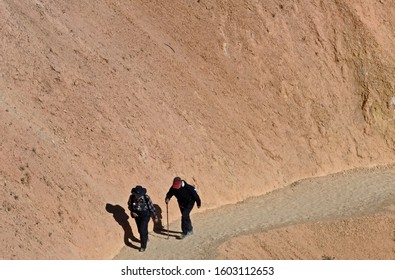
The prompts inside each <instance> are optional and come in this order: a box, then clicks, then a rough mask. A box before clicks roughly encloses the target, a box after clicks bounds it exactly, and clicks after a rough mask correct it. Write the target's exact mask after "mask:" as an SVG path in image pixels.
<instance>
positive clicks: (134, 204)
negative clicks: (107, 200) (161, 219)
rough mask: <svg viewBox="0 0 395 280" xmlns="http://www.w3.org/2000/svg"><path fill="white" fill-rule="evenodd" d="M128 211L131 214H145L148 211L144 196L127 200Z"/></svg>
mask: <svg viewBox="0 0 395 280" xmlns="http://www.w3.org/2000/svg"><path fill="white" fill-rule="evenodd" d="M129 210H130V211H132V212H145V211H147V210H148V203H147V198H146V196H145V195H142V196H140V197H139V198H137V199H136V197H134V199H132V197H131V199H130V200H129Z"/></svg>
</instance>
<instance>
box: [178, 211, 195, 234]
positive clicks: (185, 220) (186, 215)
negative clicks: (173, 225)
mask: <svg viewBox="0 0 395 280" xmlns="http://www.w3.org/2000/svg"><path fill="white" fill-rule="evenodd" d="M192 208H193V204H191V205H188V206H186V207H184V208H182V209H181V228H182V234H183V235H187V234H188V233H192V230H193V227H192V221H191V218H190V213H191V211H192Z"/></svg>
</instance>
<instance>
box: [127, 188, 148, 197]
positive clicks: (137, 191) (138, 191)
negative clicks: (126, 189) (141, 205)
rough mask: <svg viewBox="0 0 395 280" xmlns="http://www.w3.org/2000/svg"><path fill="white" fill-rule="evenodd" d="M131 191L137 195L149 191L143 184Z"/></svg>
mask: <svg viewBox="0 0 395 280" xmlns="http://www.w3.org/2000/svg"><path fill="white" fill-rule="evenodd" d="M131 193H132V194H133V195H135V196H142V195H145V194H146V193H147V189H146V188H143V187H142V186H136V187H134V188H133V189H132V191H131Z"/></svg>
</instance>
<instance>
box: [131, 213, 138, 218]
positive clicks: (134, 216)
mask: <svg viewBox="0 0 395 280" xmlns="http://www.w3.org/2000/svg"><path fill="white" fill-rule="evenodd" d="M131 214H132V217H133V218H137V217H138V216H139V215H137V213H135V212H132V213H131Z"/></svg>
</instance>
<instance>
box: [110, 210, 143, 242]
mask: <svg viewBox="0 0 395 280" xmlns="http://www.w3.org/2000/svg"><path fill="white" fill-rule="evenodd" d="M106 211H107V212H108V213H111V214H112V216H113V218H114V220H115V221H116V222H117V223H118V224H119V225H120V226H121V227H122V229H123V231H124V235H123V241H124V243H125V245H126V246H129V247H131V248H133V249H138V248H139V247H137V246H135V245H133V244H132V243H131V242H130V240H131V241H135V242H140V240H139V239H137V238H136V237H135V236H134V235H133V231H132V227H131V226H130V224H129V221H128V219H129V216H128V214H126V212H125V209H124V208H123V207H122V206H120V205H118V204H117V205H112V204H110V203H107V204H106Z"/></svg>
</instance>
